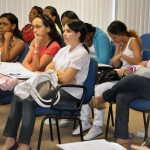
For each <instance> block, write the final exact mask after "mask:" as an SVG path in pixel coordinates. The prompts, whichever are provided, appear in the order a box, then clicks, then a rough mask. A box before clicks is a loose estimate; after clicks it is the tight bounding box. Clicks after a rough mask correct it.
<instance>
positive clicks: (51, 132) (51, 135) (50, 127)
mask: <svg viewBox="0 0 150 150" xmlns="http://www.w3.org/2000/svg"><path fill="white" fill-rule="evenodd" d="M49 130H50V137H51V141H54V136H53V128H52V118H49Z"/></svg>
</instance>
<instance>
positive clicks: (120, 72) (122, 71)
mask: <svg viewBox="0 0 150 150" xmlns="http://www.w3.org/2000/svg"><path fill="white" fill-rule="evenodd" d="M115 70H116V71H117V73H118V75H119V76H120V77H122V76H123V75H128V74H130V73H132V68H131V69H130V68H123V69H115Z"/></svg>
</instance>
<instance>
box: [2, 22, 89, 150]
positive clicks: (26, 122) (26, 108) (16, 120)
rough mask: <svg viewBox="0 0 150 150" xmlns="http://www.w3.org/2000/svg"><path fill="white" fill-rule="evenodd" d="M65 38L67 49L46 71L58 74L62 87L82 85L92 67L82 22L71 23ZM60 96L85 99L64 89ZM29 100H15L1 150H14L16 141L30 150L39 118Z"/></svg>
mask: <svg viewBox="0 0 150 150" xmlns="http://www.w3.org/2000/svg"><path fill="white" fill-rule="evenodd" d="M33 25H34V27H40V29H41V30H43V28H45V29H46V27H45V26H41V25H40V26H37V25H36V24H34V23H33ZM47 30H48V29H47ZM63 35H64V40H65V42H66V44H67V46H65V47H64V48H62V49H61V50H59V52H58V53H57V54H56V56H55V57H54V59H53V61H52V62H51V63H50V65H48V67H47V68H46V70H49V69H54V70H56V71H57V75H58V80H59V82H60V83H61V84H66V83H67V84H69V83H74V84H76V83H77V84H81V85H82V84H83V82H84V81H85V79H86V77H87V74H88V68H89V63H90V57H89V54H88V52H87V50H88V49H87V47H86V46H85V44H84V40H85V36H86V26H85V24H84V23H83V22H82V21H80V20H71V21H70V22H67V23H66V25H65V28H64V34H63ZM83 60H84V61H83ZM60 95H61V100H63V99H65V97H66V96H67V98H68V99H69V100H78V98H80V97H81V95H82V91H81V90H77V89H76V90H75V89H63V90H62V91H60ZM28 99H30V101H28V100H25V101H24V102H20V100H19V98H18V97H16V96H14V98H13V100H12V103H11V108H10V113H9V117H8V120H7V123H6V126H5V129H4V133H3V134H4V135H5V136H7V138H6V141H5V143H4V145H3V146H2V149H1V150H7V149H10V148H11V147H13V148H17V147H18V144H17V143H16V142H17V141H18V142H19V147H18V149H23V150H29V149H30V140H31V136H32V134H33V129H34V124H35V118H36V116H35V112H34V109H35V107H37V106H38V105H37V103H36V102H35V101H34V100H33V99H32V98H31V97H29V98H28ZM21 121H22V125H21V131H20V134H19V137H18V139H17V132H18V127H19V124H20V122H21Z"/></svg>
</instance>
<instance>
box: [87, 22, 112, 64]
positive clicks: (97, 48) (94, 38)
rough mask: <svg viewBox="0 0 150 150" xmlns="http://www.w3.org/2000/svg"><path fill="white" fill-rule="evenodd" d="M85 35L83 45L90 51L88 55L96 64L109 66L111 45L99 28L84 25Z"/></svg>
mask: <svg viewBox="0 0 150 150" xmlns="http://www.w3.org/2000/svg"><path fill="white" fill-rule="evenodd" d="M85 24H86V27H87V34H86V39H85V44H86V45H87V47H88V48H89V50H90V55H91V57H93V58H94V59H95V60H96V61H97V62H98V63H103V64H109V60H110V57H111V44H110V40H109V37H108V36H107V34H106V33H105V32H103V31H102V30H101V29H100V28H98V27H94V26H92V25H91V24H89V23H85Z"/></svg>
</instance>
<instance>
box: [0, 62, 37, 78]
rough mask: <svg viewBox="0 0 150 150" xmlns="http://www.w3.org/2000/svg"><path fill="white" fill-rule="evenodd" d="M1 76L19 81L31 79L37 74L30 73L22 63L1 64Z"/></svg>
mask: <svg viewBox="0 0 150 150" xmlns="http://www.w3.org/2000/svg"><path fill="white" fill-rule="evenodd" d="M0 74H3V75H7V76H10V77H14V78H18V79H19V78H30V77H32V76H34V75H36V74H37V73H35V72H31V71H29V70H28V69H26V68H25V67H24V66H23V65H22V64H20V63H9V62H1V63H0Z"/></svg>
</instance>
